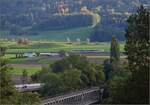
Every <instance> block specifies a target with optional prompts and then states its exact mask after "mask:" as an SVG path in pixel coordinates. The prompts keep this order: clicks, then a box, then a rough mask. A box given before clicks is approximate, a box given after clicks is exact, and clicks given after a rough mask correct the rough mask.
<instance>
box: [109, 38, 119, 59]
mask: <svg viewBox="0 0 150 105" xmlns="http://www.w3.org/2000/svg"><path fill="white" fill-rule="evenodd" d="M110 51H111V52H110V59H111V62H113V61H119V60H120V49H119V43H118V41H117V39H116V37H115V36H113V37H112V41H111V49H110Z"/></svg>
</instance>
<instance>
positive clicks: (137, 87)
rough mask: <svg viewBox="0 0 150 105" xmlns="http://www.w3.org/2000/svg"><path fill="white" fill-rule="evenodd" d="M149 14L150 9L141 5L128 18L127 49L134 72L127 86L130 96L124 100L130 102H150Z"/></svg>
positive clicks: (131, 68)
mask: <svg viewBox="0 0 150 105" xmlns="http://www.w3.org/2000/svg"><path fill="white" fill-rule="evenodd" d="M149 16H150V11H149V10H148V9H146V8H144V7H143V6H141V7H140V8H139V9H138V11H137V13H136V14H133V15H131V16H130V17H129V19H128V20H127V22H128V28H127V30H126V34H125V37H126V39H127V40H126V45H125V50H126V53H127V55H128V62H129V69H130V70H131V72H132V76H131V78H129V80H128V82H127V85H128V87H127V88H126V91H127V93H128V94H127V96H128V98H127V99H125V100H124V101H125V102H128V103H134V104H135V103H138V104H146V103H149V62H150V59H149V58H150V56H149V48H150V44H149V42H150V40H149ZM131 89H132V91H131ZM129 98H130V100H129Z"/></svg>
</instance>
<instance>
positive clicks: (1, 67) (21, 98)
mask: <svg viewBox="0 0 150 105" xmlns="http://www.w3.org/2000/svg"><path fill="white" fill-rule="evenodd" d="M0 49H1V50H0V104H16V105H17V104H28V105H33V104H39V103H40V99H39V95H38V94H36V93H31V92H29V93H19V92H18V91H17V90H16V88H15V87H14V84H13V83H12V81H11V78H10V74H9V70H11V69H10V68H9V67H8V66H7V65H6V64H7V62H6V61H7V60H6V59H5V58H4V57H3V56H4V54H5V50H4V49H5V48H4V47H0Z"/></svg>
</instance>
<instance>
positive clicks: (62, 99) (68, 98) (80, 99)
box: [42, 87, 100, 105]
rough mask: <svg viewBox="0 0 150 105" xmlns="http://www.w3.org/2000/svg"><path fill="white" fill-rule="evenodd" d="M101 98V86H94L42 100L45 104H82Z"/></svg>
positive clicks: (86, 104)
mask: <svg viewBox="0 0 150 105" xmlns="http://www.w3.org/2000/svg"><path fill="white" fill-rule="evenodd" d="M99 99H100V88H99V87H92V88H90V89H85V90H82V91H78V92H73V93H69V94H65V95H61V96H58V97H54V98H50V99H46V100H43V101H42V104H43V105H59V104H63V105H66V104H82V105H84V104H85V105H88V104H91V103H95V102H97V101H99Z"/></svg>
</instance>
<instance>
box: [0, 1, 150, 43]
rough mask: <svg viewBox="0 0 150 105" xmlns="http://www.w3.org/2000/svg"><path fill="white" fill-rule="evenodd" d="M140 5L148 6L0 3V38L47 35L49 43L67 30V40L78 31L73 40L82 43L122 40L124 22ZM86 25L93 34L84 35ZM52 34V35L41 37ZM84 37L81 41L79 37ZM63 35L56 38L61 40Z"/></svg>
mask: <svg viewBox="0 0 150 105" xmlns="http://www.w3.org/2000/svg"><path fill="white" fill-rule="evenodd" d="M140 4H143V5H144V6H145V7H148V6H149V5H150V1H149V0H140V1H139V0H132V2H130V0H0V19H1V24H0V36H1V37H2V38H4V37H5V38H7V37H14V36H15V37H14V38H17V37H29V38H33V39H35V37H39V38H42V37H43V38H44V37H45V38H47V36H48V37H49V39H50V40H57V39H56V38H54V39H53V37H55V35H56V36H58V35H61V33H60V32H61V31H62V30H64V31H66V30H72V31H71V32H70V31H67V33H68V32H70V35H69V36H68V37H69V38H71V39H75V38H74V35H75V34H76V32H75V31H76V29H78V36H77V37H78V38H81V39H83V40H85V39H86V38H90V39H91V41H109V40H110V39H111V36H112V35H116V36H117V38H119V40H124V36H123V34H124V29H125V27H126V22H125V21H126V19H127V17H128V16H129V15H130V14H132V13H135V11H136V9H137V7H138V6H139V5H140ZM89 26H92V28H93V29H92V30H95V31H90V30H88V31H87V32H86V34H85V32H83V31H85V28H86V27H89ZM82 29H83V30H82ZM60 30H61V31H60ZM54 31H55V34H49V35H47V34H45V33H48V32H50V33H51V32H54ZM89 31H90V32H89ZM41 33H42V34H41ZM79 33H80V34H79ZM82 33H83V34H82ZM87 33H88V34H87ZM80 35H81V37H80ZM84 35H85V38H82V36H84ZM63 36H64V35H61V36H59V38H58V39H59V40H64V37H63ZM66 36H67V35H65V37H66ZM77 37H76V38H77ZM51 38H52V39H51ZM61 38H62V39H61ZM36 39H37V38H36Z"/></svg>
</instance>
